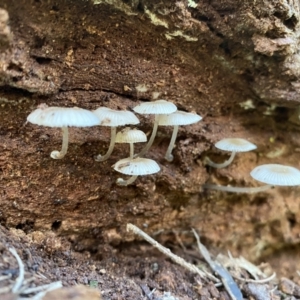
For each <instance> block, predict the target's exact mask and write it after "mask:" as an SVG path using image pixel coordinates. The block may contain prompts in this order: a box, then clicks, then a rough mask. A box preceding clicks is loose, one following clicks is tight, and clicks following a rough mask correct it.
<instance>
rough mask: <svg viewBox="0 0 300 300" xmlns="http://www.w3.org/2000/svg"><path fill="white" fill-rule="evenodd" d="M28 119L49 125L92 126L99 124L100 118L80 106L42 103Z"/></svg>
mask: <svg viewBox="0 0 300 300" xmlns="http://www.w3.org/2000/svg"><path fill="white" fill-rule="evenodd" d="M27 121H28V122H30V123H32V124H36V125H42V126H49V127H71V126H73V127H90V126H95V125H98V124H99V120H98V118H97V117H96V116H95V115H94V114H93V113H92V112H91V111H89V110H87V109H83V108H79V107H55V106H53V107H48V106H47V105H46V104H42V105H40V106H39V107H38V108H37V109H36V110H34V111H33V112H32V113H30V114H29V116H28V117H27Z"/></svg>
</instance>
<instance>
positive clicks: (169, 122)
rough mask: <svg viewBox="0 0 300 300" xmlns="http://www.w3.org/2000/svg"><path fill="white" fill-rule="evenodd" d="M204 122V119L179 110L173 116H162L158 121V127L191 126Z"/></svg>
mask: <svg viewBox="0 0 300 300" xmlns="http://www.w3.org/2000/svg"><path fill="white" fill-rule="evenodd" d="M201 120H202V117H201V116H199V115H197V114H194V113H188V112H185V111H181V110H177V111H175V112H174V113H172V114H168V115H161V116H159V119H158V125H162V126H175V125H190V124H194V123H197V122H199V121H201Z"/></svg>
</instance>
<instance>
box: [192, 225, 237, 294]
mask: <svg viewBox="0 0 300 300" xmlns="http://www.w3.org/2000/svg"><path fill="white" fill-rule="evenodd" d="M192 231H193V233H194V236H195V238H196V240H197V245H198V249H199V252H200V253H201V255H202V256H203V258H204V259H205V261H206V262H207V263H208V264H209V266H210V268H211V269H212V270H213V271H214V272H215V273H216V274H218V275H219V276H220V278H221V281H222V283H223V285H224V287H225V289H226V291H227V292H228V294H229V296H230V298H231V299H232V300H243V295H242V292H241V290H240V289H239V287H238V285H237V284H236V282H235V281H234V280H233V278H232V276H231V275H230V273H229V272H228V271H227V269H226V268H224V267H223V266H222V265H221V264H219V263H218V262H215V261H213V260H212V259H211V257H210V254H209V252H208V250H207V249H206V247H205V246H204V245H203V244H202V243H201V242H200V238H199V235H198V234H197V232H196V230H195V229H193V228H192Z"/></svg>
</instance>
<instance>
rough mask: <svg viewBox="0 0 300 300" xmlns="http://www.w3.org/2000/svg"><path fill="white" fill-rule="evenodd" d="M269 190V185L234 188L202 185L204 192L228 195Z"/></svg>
mask: <svg viewBox="0 0 300 300" xmlns="http://www.w3.org/2000/svg"><path fill="white" fill-rule="evenodd" d="M271 188H272V186H271V185H263V186H258V187H234V186H222V185H216V184H204V185H203V189H206V190H216V191H223V192H228V193H247V194H251V193H259V192H264V191H266V190H269V189H271Z"/></svg>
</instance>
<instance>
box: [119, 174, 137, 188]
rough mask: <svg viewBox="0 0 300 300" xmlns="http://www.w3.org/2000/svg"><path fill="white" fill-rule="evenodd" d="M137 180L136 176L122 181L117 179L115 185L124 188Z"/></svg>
mask: <svg viewBox="0 0 300 300" xmlns="http://www.w3.org/2000/svg"><path fill="white" fill-rule="evenodd" d="M136 179H137V175H134V176H131V177H130V178H129V179H127V180H124V179H123V178H118V180H117V185H122V186H126V185H129V184H131V183H133V182H134V181H135V180H136Z"/></svg>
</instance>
